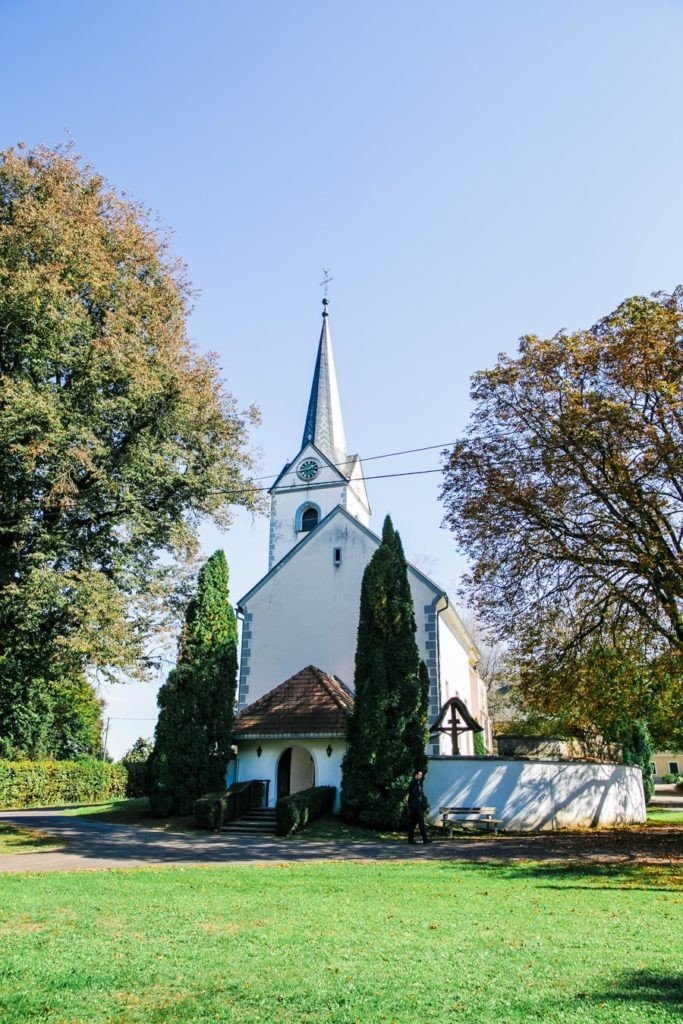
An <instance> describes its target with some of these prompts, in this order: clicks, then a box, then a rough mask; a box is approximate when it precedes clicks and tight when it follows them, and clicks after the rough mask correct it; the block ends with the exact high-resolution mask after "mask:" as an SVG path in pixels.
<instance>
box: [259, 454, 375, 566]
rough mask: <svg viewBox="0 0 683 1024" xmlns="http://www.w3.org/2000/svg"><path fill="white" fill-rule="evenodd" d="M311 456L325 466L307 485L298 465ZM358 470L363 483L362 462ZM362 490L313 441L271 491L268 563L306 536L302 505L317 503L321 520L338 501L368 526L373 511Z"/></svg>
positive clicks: (280, 556)
mask: <svg viewBox="0 0 683 1024" xmlns="http://www.w3.org/2000/svg"><path fill="white" fill-rule="evenodd" d="M309 458H311V459H315V461H316V462H317V463H318V464H319V465H320V467H321V468H320V472H319V473H318V475H317V477H316V478H315V480H313V481H312V482H311V484H310V486H308V487H307V486H306V485H305V484H303V483H302V481H301V479H300V478H299V477H298V476H297V473H296V469H297V466H299V464H300V463H301V462H303V461H304V459H309ZM354 473H355V474H358V475H359V481H360V482H361V483H362V470H361V468H360V465H357V466H355V467H354ZM290 488H291V490H290ZM358 490H359V485H358V483H356V484H355V485H354V484H353V483H352V484H351V485H350V484H349V482H348V481H347V480H346V479H342V478H341V477H340V475H339V473H338V472H337V471H336V470H335V469H333V468H331V467H330V466H329V465H327V464H326V463H325V461H324V459H323V458H322V457H321V455H320V453H319V452H318V451H317V450H316V449H315V448H314V447H313V446H312V445H308V446H307V447H306V448H304V449H303V451H302V452H301V454H300V455H298V456H297V457H296V459H294V461H293V462H292V463H291V468H290V469H289V470H288V471H287V472H286V473H285V474H284V475H283V476H282V478H281V479H280V480H278V483H277V488H276V490H275V491H274V492H273V494H272V495H271V524H270V550H269V556H268V567H269V568H272V566H273V565H275V564H276V563H277V562H279V561H280V559H281V558H284V556H285V555H286V554H287V553H288V552H289V551H291V549H292V548H293V547H294V546H295V545H296V544H298V543H299V541H300V540H302V539H303V538H304V537H305V536H306V534H305V533H302V532H301V531H297V529H296V527H297V522H296V520H297V511H298V510H299V509H300V508H301V506H302V505H306V504H310V505H315V506H316V507H317V508H318V509H319V510H320V519H321V520H322V519H324V518H325V516H327V515H329V513H330V512H331V511H332V510H333V509H334V508H336V506H337V505H341V506H342V508H346V510H347V511H348V512H349V513H350V514H351V515H352V516H353V517H354V518H355V519H358V520H359V521H360V522H362V523H363V525H364V526H368V524H369V518H370V517H369V512H368V510H367V508H365V506H364V505H363V503H362V501H361V500H360V499H359V497H358V494H357V493H356V491H358ZM360 493H361V494H363V495H364V486H363V487H360Z"/></svg>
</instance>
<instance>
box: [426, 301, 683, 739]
mask: <svg viewBox="0 0 683 1024" xmlns="http://www.w3.org/2000/svg"><path fill="white" fill-rule="evenodd" d="M472 398H473V399H474V402H475V408H474V410H473V413H472V416H471V422H470V426H469V429H468V432H467V434H466V436H465V437H463V438H462V439H461V440H460V441H458V443H457V444H456V445H455V446H454V448H453V450H452V451H451V452H450V453H448V457H447V464H446V470H445V483H444V489H443V497H444V499H445V504H446V522H447V524H448V525H449V526H450V528H451V530H452V531H453V533H454V534H455V537H456V539H457V541H458V543H459V545H460V547H461V548H462V550H463V551H464V552H465V553H466V554H467V555H468V556H469V558H470V559H471V560H472V563H473V568H472V571H471V573H470V575H469V576H468V577H467V580H466V589H467V592H468V597H469V599H470V601H471V602H473V603H474V605H475V607H476V609H477V612H478V614H479V615H480V616H481V617H482V618H483V620H484V621H485V623H486V624H487V625H488V626H490V627H492V628H493V630H495V632H496V633H497V634H498V636H500V637H502V638H504V639H506V640H507V641H508V642H509V643H510V645H511V650H512V653H513V654H514V656H515V657H516V660H517V663H518V666H519V669H520V686H521V688H522V690H523V691H524V692H525V693H526V695H527V697H528V698H529V699H530V701H531V703H532V704H534V705H535V706H536V707H537V708H541V709H545V710H548V711H550V712H557V711H563V710H566V709H567V708H568V707H569V708H572V709H573V712H574V713H575V714H574V717H575V719H576V721H577V722H578V721H579V720H580V719H583V720H584V722H586V721H590V719H591V717H593V720H594V721H596V720H597V723H598V724H599V725H605V726H609V725H610V723H614V722H616V721H617V720H618V719H619V718H620V717H621V716H623V714H624V713H627V714H628V715H630V717H631V718H634V719H645V720H647V721H648V722H649V723H650V724H651V726H653V731H654V733H655V735H658V734H659V735H661V736H662V737H663V736H665V735H666V731H667V722H668V727H669V728H670V727H671V724H672V721H673V720H675V718H676V717H677V716H678V717H679V718H680V714H681V705H682V703H683V685H682V683H681V678H682V675H683V290H682V289H680V288H679V289H677V290H676V291H675V292H674V293H673V294H671V295H666V294H657V295H655V296H653V297H652V298H649V299H648V298H632V299H629V300H627V301H626V302H624V303H623V304H622V305H621V306H619V308H618V309H617V310H616V311H615V312H614V313H611V314H610V315H609V316H607V317H605V318H604V319H603V320H601V321H600V322H599V323H598V324H596V325H595V326H594V327H593V328H591V329H590V330H582V331H577V332H574V333H567V332H564V331H563V332H560V333H559V334H557V335H555V336H554V337H552V338H549V339H541V338H538V337H535V336H527V337H524V338H523V339H522V341H521V344H520V349H519V353H518V355H517V357H516V358H515V357H509V356H505V355H503V356H500V357H499V360H498V363H497V365H496V366H495V367H494V368H493V369H491V370H485V371H482V372H479V373H477V374H475V376H474V378H473V384H472Z"/></svg>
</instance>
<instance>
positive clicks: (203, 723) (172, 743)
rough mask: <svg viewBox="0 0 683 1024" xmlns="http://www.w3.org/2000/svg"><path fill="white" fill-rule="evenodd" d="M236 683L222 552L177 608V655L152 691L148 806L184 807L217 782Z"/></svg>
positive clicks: (221, 782) (177, 810) (233, 628)
mask: <svg viewBox="0 0 683 1024" xmlns="http://www.w3.org/2000/svg"><path fill="white" fill-rule="evenodd" d="M236 683H237V623H236V621H235V613H234V611H233V609H232V607H231V605H230V600H229V591H228V565H227V562H226V559H225V555H224V554H223V552H222V551H216V553H215V554H213V555H212V556H211V558H209V560H208V561H207V562H206V564H205V565H204V567H203V568H202V570H201V572H200V574H199V580H198V585H197V593H196V596H195V597H194V598H193V599H192V600H191V601H190V603H189V605H188V607H187V611H186V614H185V626H184V628H183V632H182V634H181V637H180V645H179V653H178V662H177V665H176V667H175V669H173V671H172V672H170V673H169V676H168V680H167V681H166V683H165V684H164V685H163V686H162V687H161V689H160V691H159V696H158V704H159V709H160V714H159V721H158V723H157V727H156V733H155V742H154V751H153V753H152V756H151V758H150V777H151V791H150V805H151V808H152V810H153V811H154V812H155V813H156V814H159V815H161V816H165V815H169V814H190V813H191V812H192V807H193V804H194V801H195V800H196V799H197V797H199V796H202V794H204V793H208V792H212V791H214V790H220V789H223V788H224V787H225V774H226V770H227V766H228V761H229V759H230V733H231V730H232V723H233V715H234V703H235V689H236Z"/></svg>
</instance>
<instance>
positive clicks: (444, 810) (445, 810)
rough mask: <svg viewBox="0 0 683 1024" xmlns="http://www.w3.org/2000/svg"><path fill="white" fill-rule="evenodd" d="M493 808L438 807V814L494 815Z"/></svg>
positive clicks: (494, 810)
mask: <svg viewBox="0 0 683 1024" xmlns="http://www.w3.org/2000/svg"><path fill="white" fill-rule="evenodd" d="M495 813H496V808H495V807H440V808H439V814H495Z"/></svg>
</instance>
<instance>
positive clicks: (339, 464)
mask: <svg viewBox="0 0 683 1024" xmlns="http://www.w3.org/2000/svg"><path fill="white" fill-rule="evenodd" d="M454 444H455V441H446V443H445V444H428V445H426V447H424V448H405V449H404V450H403V451H402V452H387V453H386V454H385V455H368V457H367V459H366V458H363V459H360V461H361V462H374V461H375V460H376V459H392V458H394V456H395V455H414V454H415V453H416V452H432V451H434V449H435V448H452V447H453V445H454ZM357 458H359V457H357ZM357 458H356V459H346V461H345V462H333V463H332V465H333V466H334V467H335V469H341V467H342V466H350V465H351V464H352V463H354V462H356V461H357ZM288 465H291V463H288ZM279 475H280V474H279V473H269V474H268V476H255V477H254V483H259V482H260V481H261V480H275V478H276V477H278V476H279ZM365 479H366V480H377V479H378V478H377V477H366V478H365Z"/></svg>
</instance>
